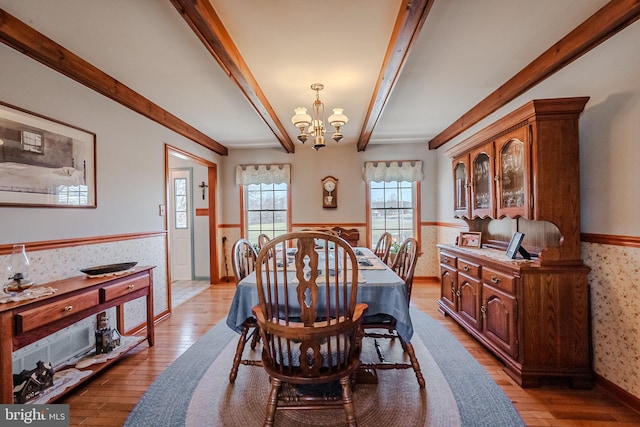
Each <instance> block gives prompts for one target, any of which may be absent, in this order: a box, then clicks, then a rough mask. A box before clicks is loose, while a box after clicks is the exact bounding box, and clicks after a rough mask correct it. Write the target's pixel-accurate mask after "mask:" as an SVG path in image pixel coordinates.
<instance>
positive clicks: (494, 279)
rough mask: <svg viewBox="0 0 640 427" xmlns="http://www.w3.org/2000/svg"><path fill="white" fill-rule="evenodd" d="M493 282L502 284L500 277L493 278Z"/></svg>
mask: <svg viewBox="0 0 640 427" xmlns="http://www.w3.org/2000/svg"><path fill="white" fill-rule="evenodd" d="M491 281H492V282H493V283H500V278H499V277H498V276H493V277H492V278H491Z"/></svg>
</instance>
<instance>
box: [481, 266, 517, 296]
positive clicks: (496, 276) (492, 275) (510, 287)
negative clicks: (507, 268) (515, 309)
mask: <svg viewBox="0 0 640 427" xmlns="http://www.w3.org/2000/svg"><path fill="white" fill-rule="evenodd" d="M482 281H483V282H485V283H488V284H490V285H491V286H493V287H495V288H498V289H502V290H504V291H507V292H510V293H512V294H513V293H515V288H516V286H515V282H516V279H515V277H513V276H509V275H507V274H504V273H499V272H497V271H495V270H492V269H490V268H487V267H484V268H483V269H482Z"/></svg>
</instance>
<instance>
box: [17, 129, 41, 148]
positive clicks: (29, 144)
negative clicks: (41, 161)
mask: <svg viewBox="0 0 640 427" xmlns="http://www.w3.org/2000/svg"><path fill="white" fill-rule="evenodd" d="M22 150H23V151H31V152H32V153H38V154H42V153H43V152H44V150H43V147H42V135H41V134H39V133H35V132H29V131H28V130H23V131H22Z"/></svg>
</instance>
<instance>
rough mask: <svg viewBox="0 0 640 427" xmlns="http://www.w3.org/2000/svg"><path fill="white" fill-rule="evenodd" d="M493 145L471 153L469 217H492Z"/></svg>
mask: <svg viewBox="0 0 640 427" xmlns="http://www.w3.org/2000/svg"><path fill="white" fill-rule="evenodd" d="M492 148H493V143H490V144H487V145H485V146H483V147H481V148H479V149H477V150H475V151H473V152H471V176H472V187H471V203H472V205H471V215H472V216H473V217H487V216H491V217H493V213H494V209H493V207H494V203H493V149H492Z"/></svg>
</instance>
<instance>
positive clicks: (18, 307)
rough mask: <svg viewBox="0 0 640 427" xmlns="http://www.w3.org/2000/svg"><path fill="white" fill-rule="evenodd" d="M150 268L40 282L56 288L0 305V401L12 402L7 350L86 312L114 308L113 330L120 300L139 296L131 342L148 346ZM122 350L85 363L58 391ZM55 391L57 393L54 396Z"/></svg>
mask: <svg viewBox="0 0 640 427" xmlns="http://www.w3.org/2000/svg"><path fill="white" fill-rule="evenodd" d="M153 268H154V267H135V268H134V269H133V270H132V271H128V272H126V273H123V274H121V275H115V276H107V277H87V276H78V277H72V278H68V279H63V280H58V281H55V282H50V283H44V284H42V286H50V287H52V288H54V289H56V292H55V293H53V294H51V295H46V296H42V297H40V298H37V299H30V300H25V301H20V302H10V303H5V304H0V379H1V381H2V386H1V388H0V403H13V402H14V400H13V380H12V376H13V369H12V352H13V351H14V350H17V349H19V348H22V347H24V346H26V345H29V344H31V343H34V342H36V341H38V340H40V339H42V338H44V337H46V336H48V335H51V334H53V333H54V332H56V331H59V330H61V329H63V328H65V327H67V326H70V325H72V324H73V323H76V322H78V321H80V320H82V319H84V318H86V317H87V316H91V315H94V314H97V313H100V312H101V311H104V310H106V309H109V308H112V307H116V326H117V328H118V330H119V331H123V332H124V326H125V325H124V303H125V302H127V301H132V300H134V299H137V298H143V297H144V298H145V299H146V305H147V313H146V314H147V317H146V335H145V336H144V337H139V339H138V340H136V341H135V343H136V344H135V345H137V344H139V343H141V342H142V341H144V338H146V340H147V342H148V343H149V345H150V346H152V345H153V340H154V324H153V321H154V319H153ZM135 345H134V346H135ZM131 348H133V346H132V347H131ZM131 348H129V350H130V349H131ZM127 351H128V350H127ZM124 354H126V352H122V353H120V356H118V357H116V358H111V359H108V360H107V361H106V362H103V363H99V364H95V365H92V366H90V367H89V368H87V370H89V371H91V375H90V376H87V377H84V378H83V379H82V380H81V381H80V382H79V383H77V384H75V385H73V386H71V387H68V388H67V389H65V390H64V392H63V393H67V392H69V391H70V390H71V389H72V388H75V387H77V386H78V385H79V384H81V383H82V382H84V381H85V380H87V379H89V378H90V377H91V376H92V375H95V374H96V373H97V372H99V371H101V370H102V369H104V368H106V367H107V366H109V365H111V364H112V363H114V362H115V361H117V360H118V358H119V357H121V356H122V355H124ZM45 362H46V361H45ZM55 386H56V383H55V381H54V387H55ZM59 396H61V394H60V395H58V396H57V397H59ZM54 399H55V398H54Z"/></svg>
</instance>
